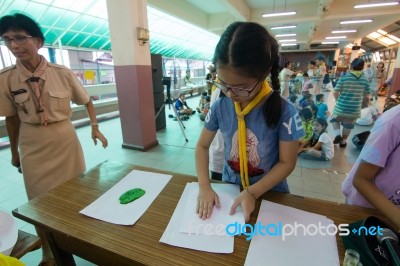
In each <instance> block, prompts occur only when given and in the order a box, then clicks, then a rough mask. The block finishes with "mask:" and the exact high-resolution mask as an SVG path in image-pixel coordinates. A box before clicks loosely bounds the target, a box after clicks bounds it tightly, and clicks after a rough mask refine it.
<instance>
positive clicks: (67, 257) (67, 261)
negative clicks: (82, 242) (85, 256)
mask: <svg viewBox="0 0 400 266" xmlns="http://www.w3.org/2000/svg"><path fill="white" fill-rule="evenodd" d="M43 232H44V234H45V236H46V239H47V241H48V242H49V245H50V248H51V251H52V252H53V255H54V259H55V260H56V264H57V265H58V266H76V264H75V260H74V257H73V256H72V254H71V253H68V252H65V251H63V250H61V249H59V248H58V247H57V243H56V241H54V238H53V235H52V233H51V232H48V231H45V230H44V231H43Z"/></svg>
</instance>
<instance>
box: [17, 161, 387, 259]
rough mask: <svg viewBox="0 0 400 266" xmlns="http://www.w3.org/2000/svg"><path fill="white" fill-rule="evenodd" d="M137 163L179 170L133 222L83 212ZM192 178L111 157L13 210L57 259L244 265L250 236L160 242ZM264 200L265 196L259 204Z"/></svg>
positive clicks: (312, 204)
mask: <svg viewBox="0 0 400 266" xmlns="http://www.w3.org/2000/svg"><path fill="white" fill-rule="evenodd" d="M133 169H138V170H144V171H151V172H158V173H167V174H172V175H173V177H172V179H171V180H170V182H169V183H168V184H167V186H166V187H165V188H164V190H163V191H162V192H161V193H160V195H159V196H158V197H157V198H156V199H155V201H154V202H153V204H152V205H151V206H150V207H149V209H148V210H147V211H146V212H145V213H144V214H143V216H142V217H141V218H140V219H139V220H138V221H137V222H136V223H135V224H134V225H133V226H122V225H115V224H111V223H107V222H103V221H100V220H96V219H93V218H90V217H87V216H85V215H82V214H79V211H80V210H82V209H83V208H85V207H86V206H87V205H89V204H90V203H92V202H93V201H94V200H96V199H97V198H98V197H99V196H101V195H102V194H103V193H105V192H106V191H107V190H108V189H110V188H111V187H112V186H113V185H114V184H116V183H117V182H118V181H119V180H120V179H122V178H123V177H124V176H125V175H126V174H128V173H129V172H130V171H131V170H133ZM192 181H197V179H196V178H195V177H193V176H185V175H181V174H176V173H169V172H165V171H160V170H156V169H151V168H146V167H140V166H133V165H129V164H124V163H118V162H109V161H107V162H104V163H101V164H99V165H98V166H96V167H94V168H93V169H91V170H90V171H88V172H87V173H86V174H85V176H84V177H78V178H74V179H72V180H70V181H69V182H67V183H65V184H63V185H61V186H59V187H58V188H56V189H53V190H51V191H49V192H48V193H46V194H44V195H41V196H39V197H37V198H35V199H33V200H32V201H30V202H28V203H26V204H24V205H22V206H20V207H19V208H18V209H16V210H14V211H13V215H14V216H15V217H18V218H20V219H22V220H24V221H26V222H29V223H31V224H33V225H35V226H39V227H41V228H43V229H44V230H45V231H46V235H47V237H48V239H49V242H50V244H51V247H52V250H53V252H54V253H55V257H56V260H57V265H75V262H74V260H73V257H72V254H74V255H77V256H79V257H82V258H84V259H86V260H88V261H91V262H93V263H96V264H99V265H132V264H144V265H198V264H203V265H215V264H218V265H243V264H244V261H245V259H246V254H247V250H248V248H249V242H248V241H246V239H245V236H241V237H235V248H234V252H233V253H232V254H213V253H207V252H201V251H195V250H190V249H185V248H178V247H174V246H169V245H166V244H163V243H160V242H159V240H160V238H161V235H162V234H163V232H164V230H165V228H166V227H167V225H168V222H169V220H170V218H171V216H172V214H173V212H174V210H175V207H176V205H177V203H178V200H179V198H180V196H181V194H182V192H183V189H184V187H185V185H186V183H187V182H192ZM263 198H264V199H266V200H269V201H273V202H276V203H280V204H283V205H287V206H291V207H294V208H298V209H301V210H305V211H309V212H314V213H318V214H321V215H325V216H327V217H328V218H330V219H332V220H333V221H334V222H335V224H340V223H352V222H355V221H358V220H361V219H363V218H365V217H367V216H369V215H375V216H382V215H380V214H379V212H377V211H376V210H373V209H367V208H361V207H357V206H349V205H345V204H339V203H334V202H328V201H323V200H317V199H311V198H305V197H301V196H295V195H290V194H282V193H274V192H268V193H266V194H265V195H264V196H263ZM259 204H260V202H258V206H259ZM258 206H256V210H258ZM257 212H258V211H257ZM257 212H254V213H253V214H252V216H251V221H250V222H251V223H254V222H255V221H256V218H257ZM337 242H338V250H339V255H340V259H341V261H342V259H343V254H344V248H343V244H342V241H341V239H340V238H339V237H337ZM288 252H290V251H288Z"/></svg>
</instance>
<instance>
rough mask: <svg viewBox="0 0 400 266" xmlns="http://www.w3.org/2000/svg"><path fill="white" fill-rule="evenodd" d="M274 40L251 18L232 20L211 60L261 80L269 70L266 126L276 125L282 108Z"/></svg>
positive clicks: (265, 115)
mask: <svg viewBox="0 0 400 266" xmlns="http://www.w3.org/2000/svg"><path fill="white" fill-rule="evenodd" d="M278 48H279V47H278V43H277V42H276V40H275V39H274V38H273V37H272V36H271V35H270V34H269V33H268V31H267V30H266V29H265V28H264V27H263V26H261V25H259V24H257V23H254V22H234V23H232V24H231V25H229V26H228V27H227V28H226V30H225V31H224V33H223V34H222V35H221V38H220V40H219V42H218V44H217V46H216V48H215V53H214V58H213V64H214V65H215V66H216V68H217V69H218V68H219V67H221V66H224V65H229V66H231V67H234V68H240V70H241V71H242V73H243V75H244V76H246V77H250V78H256V79H258V80H260V81H263V80H265V79H266V77H267V76H268V75H269V74H271V84H272V89H273V93H272V94H271V96H270V97H269V98H268V100H267V101H266V102H265V103H264V106H263V112H264V118H265V121H266V124H267V126H269V127H272V128H275V127H276V126H277V125H278V123H279V120H280V117H281V113H282V112H283V106H284V105H283V99H282V98H281V96H280V84H279V78H278V75H279V49H278Z"/></svg>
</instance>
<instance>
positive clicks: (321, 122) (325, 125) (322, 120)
mask: <svg viewBox="0 0 400 266" xmlns="http://www.w3.org/2000/svg"><path fill="white" fill-rule="evenodd" d="M314 122H317V123H318V124H320V125H321V126H322V127H323V128H324V129H323V130H322V131H321V133H322V132H325V130H326V128H327V127H328V122H326V120H325V119H322V118H317V119H315V120H314Z"/></svg>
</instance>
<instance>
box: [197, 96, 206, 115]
mask: <svg viewBox="0 0 400 266" xmlns="http://www.w3.org/2000/svg"><path fill="white" fill-rule="evenodd" d="M206 97H207V92H206V91H204V92H202V93H201V95H200V100H199V106H198V107H196V110H197V112H198V113H201V112H202V111H203V108H204V104H205V103H206V99H205V98H206Z"/></svg>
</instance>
